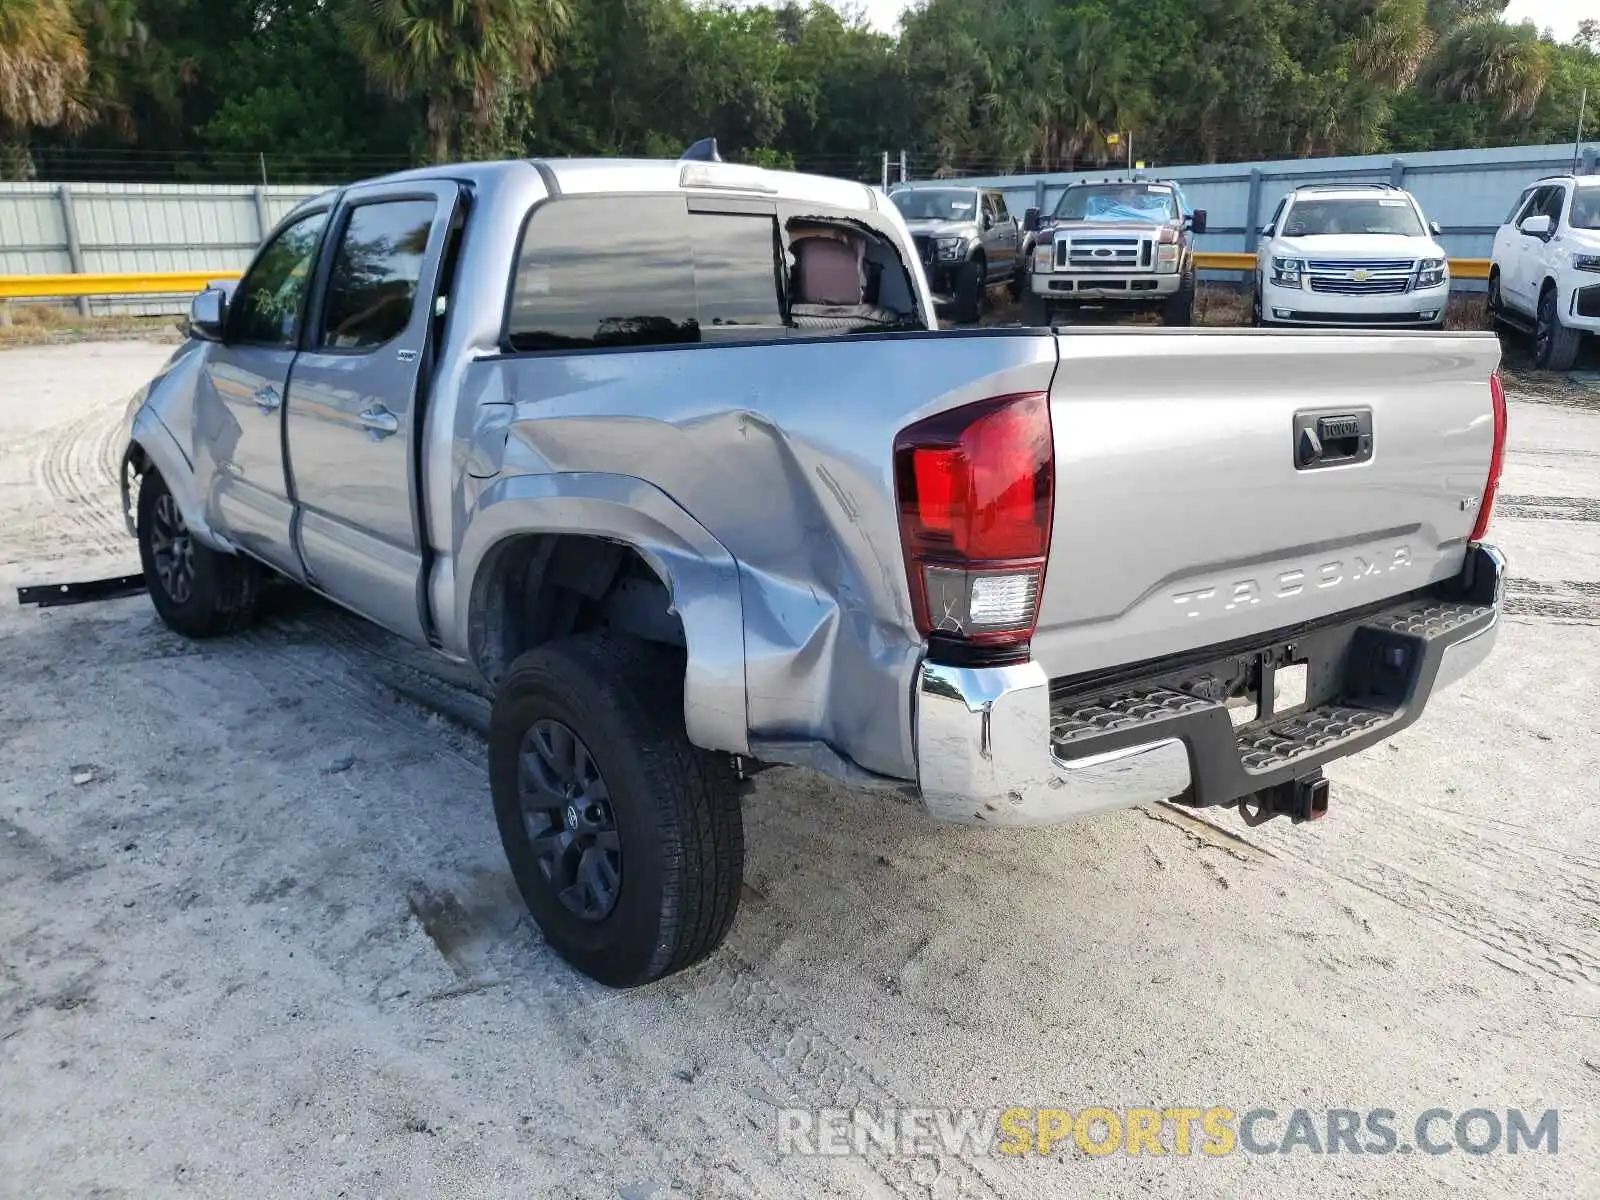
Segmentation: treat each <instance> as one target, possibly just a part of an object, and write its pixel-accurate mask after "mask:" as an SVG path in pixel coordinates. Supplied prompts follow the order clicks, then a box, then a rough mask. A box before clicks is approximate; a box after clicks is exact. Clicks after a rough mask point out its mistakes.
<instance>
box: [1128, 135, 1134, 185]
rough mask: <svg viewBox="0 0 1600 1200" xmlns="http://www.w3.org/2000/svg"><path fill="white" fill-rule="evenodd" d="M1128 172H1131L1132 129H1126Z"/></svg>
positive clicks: (1130, 173)
mask: <svg viewBox="0 0 1600 1200" xmlns="http://www.w3.org/2000/svg"><path fill="white" fill-rule="evenodd" d="M1128 174H1129V175H1132V174H1133V130H1131V129H1130V130H1128Z"/></svg>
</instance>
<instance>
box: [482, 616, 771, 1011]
mask: <svg viewBox="0 0 1600 1200" xmlns="http://www.w3.org/2000/svg"><path fill="white" fill-rule="evenodd" d="M683 670H684V660H683V652H682V651H681V650H674V649H671V648H668V647H664V646H659V645H656V644H654V643H650V642H645V641H642V640H640V639H637V638H630V637H622V636H616V635H612V634H585V635H582V636H579V637H572V638H564V639H562V640H560V641H556V642H551V643H549V644H547V645H544V646H541V647H539V648H538V649H536V650H531V651H529V652H528V653H527V654H524V655H523V656H522V657H521V658H519V659H517V661H516V662H515V663H513V664H512V666H511V669H510V670H509V671H508V672H507V674H506V677H505V679H504V680H503V681H502V683H501V685H500V688H499V691H498V693H497V694H496V696H495V701H494V708H493V711H492V713H491V715H490V723H489V783H490V790H491V791H492V793H493V795H494V812H495V820H496V823H497V824H498V825H499V827H500V840H501V844H502V845H503V846H504V847H505V852H506V858H507V860H508V862H509V863H510V866H511V874H512V876H513V877H514V878H515V880H516V883H517V888H518V890H519V891H521V893H522V898H523V900H524V902H525V903H526V904H527V906H528V911H529V912H530V913H531V914H532V915H533V919H534V920H535V921H536V922H537V923H538V925H539V928H540V929H541V930H542V931H543V932H544V936H545V940H546V941H548V942H549V943H550V946H551V947H552V948H553V949H554V950H555V951H556V953H557V954H559V955H561V957H562V958H564V959H566V960H567V962H569V963H571V964H572V965H573V966H574V967H576V968H577V969H578V970H580V971H582V972H583V973H584V974H585V975H588V976H589V977H590V978H592V979H595V980H598V981H599V982H601V983H603V984H607V985H608V986H610V987H637V986H638V985H640V984H644V983H649V982H651V981H652V980H655V979H660V978H661V977H662V976H664V975H670V974H672V973H673V972H674V971H681V970H683V969H684V968H685V967H688V966H691V965H692V964H694V963H696V962H698V961H700V960H701V959H703V958H705V957H706V956H707V955H709V954H710V953H711V952H712V951H713V950H715V949H716V948H717V947H718V946H719V945H720V944H721V943H722V940H723V938H725V937H726V936H727V934H728V930H729V928H730V927H731V926H732V925H733V918H734V914H735V913H736V912H737V911H738V908H739V892H740V888H741V887H742V885H743V875H744V825H743V822H742V817H741V814H740V811H739V791H738V783H737V780H736V779H735V778H734V774H733V767H732V763H731V760H730V759H729V758H728V757H727V756H726V755H719V754H713V753H710V752H708V751H705V750H700V749H698V748H696V747H695V746H693V745H692V744H690V742H689V739H688V735H687V734H686V733H685V731H684V725H683Z"/></svg>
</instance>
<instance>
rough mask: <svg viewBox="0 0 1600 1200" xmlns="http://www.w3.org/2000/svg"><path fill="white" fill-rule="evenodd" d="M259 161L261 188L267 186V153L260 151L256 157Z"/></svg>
mask: <svg viewBox="0 0 1600 1200" xmlns="http://www.w3.org/2000/svg"><path fill="white" fill-rule="evenodd" d="M256 157H258V158H259V159H260V160H261V186H262V187H266V186H267V152H266V151H265V150H262V151H260V152H259V153H258V154H257V156H256Z"/></svg>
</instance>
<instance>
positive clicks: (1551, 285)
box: [1539, 276, 1556, 300]
mask: <svg viewBox="0 0 1600 1200" xmlns="http://www.w3.org/2000/svg"><path fill="white" fill-rule="evenodd" d="M1555 290H1556V281H1555V280H1554V279H1553V278H1551V277H1549V276H1546V277H1545V281H1544V284H1543V286H1541V287H1540V288H1539V299H1541V300H1543V299H1544V297H1545V293H1546V292H1553V291H1555Z"/></svg>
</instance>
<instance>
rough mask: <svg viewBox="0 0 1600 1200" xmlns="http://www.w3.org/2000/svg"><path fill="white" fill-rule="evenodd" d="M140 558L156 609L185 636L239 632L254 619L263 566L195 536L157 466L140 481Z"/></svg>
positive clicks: (204, 636)
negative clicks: (197, 539) (210, 544)
mask: <svg viewBox="0 0 1600 1200" xmlns="http://www.w3.org/2000/svg"><path fill="white" fill-rule="evenodd" d="M137 528H138V532H139V561H140V564H141V565H142V566H143V567H144V582H145V588H146V589H147V590H148V591H149V593H150V602H151V603H152V604H153V605H155V610H156V615H157V616H158V617H160V618H161V620H162V622H163V623H164V624H165V625H166V626H167V628H168V629H171V630H173V631H174V632H176V633H181V634H183V635H184V636H185V637H192V638H209V637H216V636H218V635H219V634H224V633H236V632H238V631H239V630H241V629H244V628H245V627H246V626H248V625H249V624H250V623H251V622H252V621H254V620H255V617H256V612H257V610H258V608H259V606H260V600H261V568H260V566H258V565H257V564H256V563H255V561H254V560H252V559H248V558H243V557H240V556H236V555H232V554H223V553H221V552H220V551H217V550H213V549H211V548H210V547H209V546H206V545H204V544H203V543H201V542H199V541H196V540H195V537H194V534H192V533H191V532H190V531H189V526H188V524H187V523H186V522H185V521H184V519H183V510H182V509H180V508H179V507H178V501H177V499H176V498H175V497H174V496H173V494H172V489H171V488H169V487H168V486H167V481H166V480H165V479H163V478H161V475H160V473H159V472H157V471H155V470H150V471H147V472H146V473H145V475H144V477H143V478H142V479H141V480H140V481H139V509H138V521H137Z"/></svg>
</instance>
